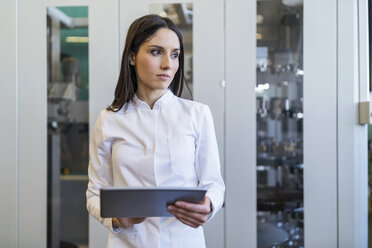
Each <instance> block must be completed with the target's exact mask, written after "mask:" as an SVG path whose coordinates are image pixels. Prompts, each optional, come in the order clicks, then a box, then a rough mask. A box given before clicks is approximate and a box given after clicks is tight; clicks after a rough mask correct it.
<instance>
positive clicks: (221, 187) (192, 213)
mask: <svg viewBox="0 0 372 248" xmlns="http://www.w3.org/2000/svg"><path fill="white" fill-rule="evenodd" d="M195 169H196V172H197V176H198V181H199V185H198V187H200V188H204V189H207V193H206V196H205V197H204V199H203V201H202V202H201V203H200V204H195V203H188V202H182V201H179V202H176V203H175V204H174V205H170V206H169V207H168V211H169V212H170V213H172V214H174V216H175V217H176V218H177V219H178V220H180V221H181V222H183V223H184V224H186V225H189V226H192V227H198V226H201V225H203V224H204V223H205V222H207V221H208V220H209V219H211V218H212V217H213V216H214V215H215V214H216V213H217V211H218V210H219V209H220V208H221V207H222V204H223V199H224V193H225V184H224V182H223V179H222V176H221V172H220V160H219V154H218V146H217V140H216V135H215V131H214V125H213V119H212V114H211V112H210V110H209V107H208V106H204V108H203V111H202V112H201V118H200V122H199V133H198V138H197V142H196V152H195Z"/></svg>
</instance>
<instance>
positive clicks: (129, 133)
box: [87, 15, 225, 248]
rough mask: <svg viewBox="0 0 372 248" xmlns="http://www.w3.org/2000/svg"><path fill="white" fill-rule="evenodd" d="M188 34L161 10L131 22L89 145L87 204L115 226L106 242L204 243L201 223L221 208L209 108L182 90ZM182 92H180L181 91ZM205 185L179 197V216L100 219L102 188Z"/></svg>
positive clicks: (148, 244)
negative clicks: (193, 199) (196, 194)
mask: <svg viewBox="0 0 372 248" xmlns="http://www.w3.org/2000/svg"><path fill="white" fill-rule="evenodd" d="M183 56H184V51H183V43H182V35H181V33H180V31H179V30H178V28H177V27H176V26H175V24H174V23H173V22H172V21H171V20H169V19H167V18H162V17H160V16H157V15H147V16H143V17H141V18H139V19H137V20H135V21H134V22H133V23H132V25H131V26H130V28H129V31H128V34H127V39H126V43H125V48H124V53H123V57H122V62H121V71H120V76H119V79H118V83H117V86H116V90H115V99H114V101H113V103H112V104H111V106H109V107H108V108H107V109H105V110H103V111H101V113H100V115H99V117H98V119H97V121H96V124H95V126H94V128H93V131H92V136H91V141H90V142H91V143H90V164H89V184H88V190H87V208H88V211H89V213H90V214H91V215H92V216H93V217H95V218H96V219H97V220H98V221H99V222H101V223H102V224H103V225H104V226H106V227H107V228H108V229H109V230H110V233H109V239H108V247H161V248H163V247H205V242H204V234H203V229H202V227H201V226H202V225H203V224H204V223H205V222H206V221H208V220H209V219H210V218H211V217H213V215H214V214H215V213H216V212H217V211H218V210H219V209H220V208H221V206H222V203H223V195H224V189H225V188H224V183H223V180H222V177H221V174H220V162H219V156H218V148H217V142H216V138H215V133H214V127H213V120H212V116H211V113H210V110H209V108H208V107H207V106H206V105H203V104H201V103H197V102H193V101H189V100H185V99H182V98H179V97H178V96H180V95H181V93H182V88H183V84H184V75H183V74H184V68H183ZM174 94H176V95H177V96H175V95H174ZM107 186H118V187H126V186H128V187H201V188H205V189H207V193H206V196H205V197H204V199H203V201H202V202H201V203H199V204H195V203H188V202H181V201H178V202H176V203H175V204H174V205H170V206H169V207H168V209H167V210H168V212H170V213H171V214H173V215H174V216H175V217H169V218H166V217H156V218H155V217H154V218H112V219H111V218H101V217H100V205H99V189H100V188H102V187H107Z"/></svg>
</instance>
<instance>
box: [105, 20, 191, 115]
mask: <svg viewBox="0 0 372 248" xmlns="http://www.w3.org/2000/svg"><path fill="white" fill-rule="evenodd" d="M161 28H168V29H170V30H172V31H173V32H175V33H176V35H177V36H178V39H179V42H180V54H179V57H178V59H179V67H178V70H177V72H176V74H175V76H174V78H173V80H172V82H171V84H170V85H169V89H170V90H171V91H172V92H173V94H175V95H177V96H181V94H182V90H183V85H184V81H185V79H184V67H183V63H184V62H183V58H184V51H183V42H182V34H181V32H180V31H179V29H178V28H177V26H176V25H175V24H174V23H173V22H172V21H171V20H170V19H168V18H164V17H160V16H158V15H145V16H142V17H140V18H138V19H137V20H135V21H134V22H133V23H132V24H131V25H130V27H129V30H128V34H127V39H126V41H125V46H124V52H123V57H122V60H121V68H120V75H119V79H118V82H117V85H116V89H115V99H114V101H113V102H112V103H111V105H110V106H108V107H107V110H109V111H114V112H117V111H119V110H120V109H121V108H122V107H123V106H124V104H125V103H126V102H128V101H129V100H131V99H133V97H134V94H135V92H136V91H137V77H136V72H135V68H134V67H133V66H131V65H130V62H129V57H130V56H131V54H134V55H136V54H137V53H138V51H139V48H140V46H141V45H142V43H144V42H146V41H147V40H148V39H150V38H151V37H152V36H153V35H154V34H155V33H156V32H157V31H158V30H159V29H161Z"/></svg>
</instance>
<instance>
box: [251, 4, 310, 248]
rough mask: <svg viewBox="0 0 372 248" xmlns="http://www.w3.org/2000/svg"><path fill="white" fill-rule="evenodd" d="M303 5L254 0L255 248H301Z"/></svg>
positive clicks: (302, 242) (302, 212)
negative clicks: (255, 75) (255, 122)
mask: <svg viewBox="0 0 372 248" xmlns="http://www.w3.org/2000/svg"><path fill="white" fill-rule="evenodd" d="M302 36H303V4H302V0H291V1H289V0H271V1H264V0H257V34H256V39H257V48H256V49H257V55H256V61H257V82H256V103H257V105H256V107H257V231H258V233H257V236H258V247H303V245H304V236H303V233H304V231H303V215H304V211H303V167H304V166H303V117H304V114H303V44H302V43H303V42H302V40H303V39H302Z"/></svg>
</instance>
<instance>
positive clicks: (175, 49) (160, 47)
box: [149, 45, 181, 51]
mask: <svg viewBox="0 0 372 248" xmlns="http://www.w3.org/2000/svg"><path fill="white" fill-rule="evenodd" d="M149 47H155V48H158V49H161V50H164V48H163V47H162V46H158V45H149ZM180 50H181V49H179V48H174V49H172V51H180Z"/></svg>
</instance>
